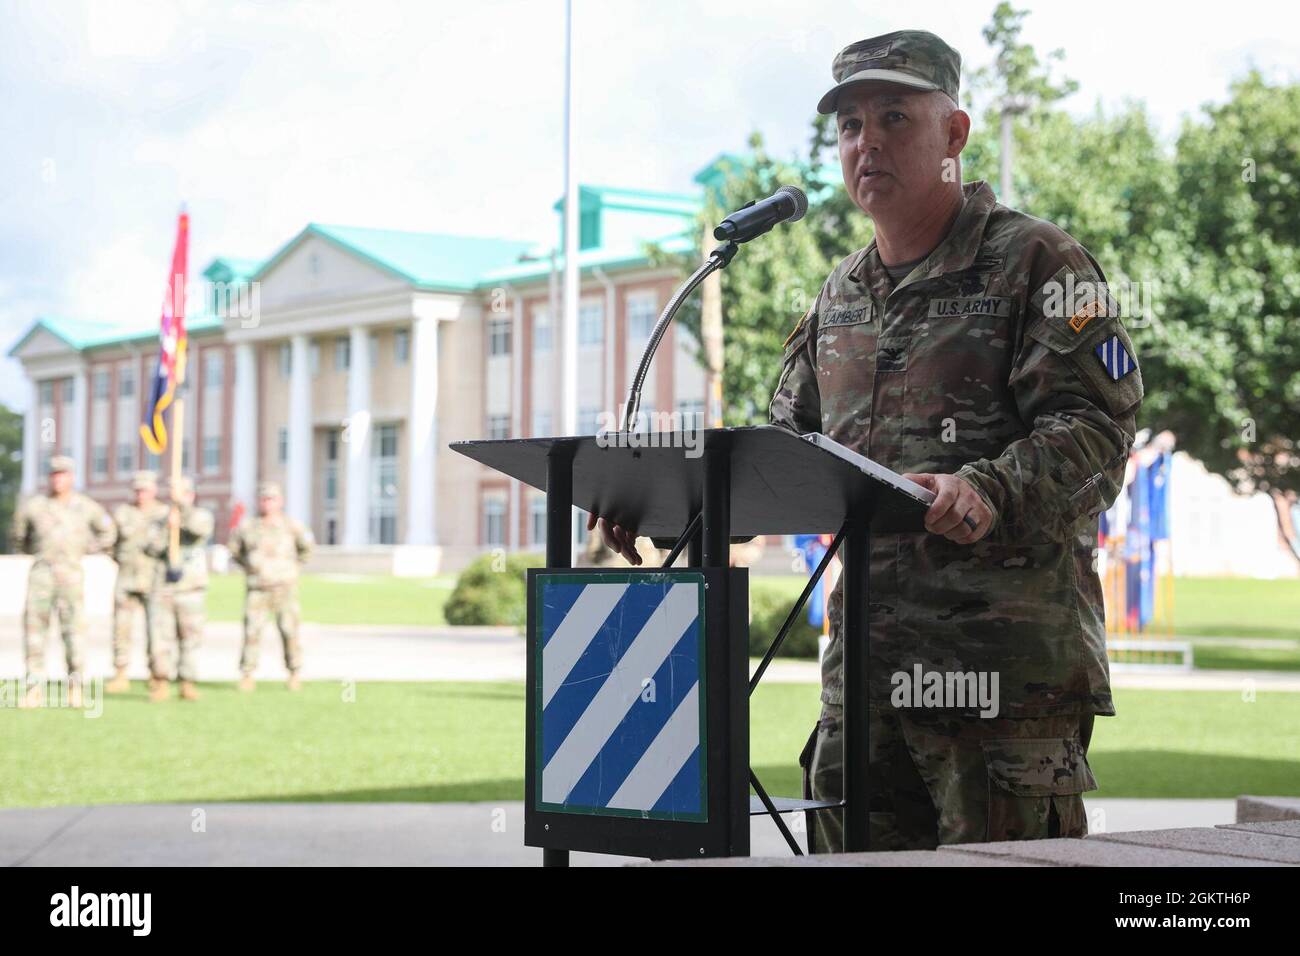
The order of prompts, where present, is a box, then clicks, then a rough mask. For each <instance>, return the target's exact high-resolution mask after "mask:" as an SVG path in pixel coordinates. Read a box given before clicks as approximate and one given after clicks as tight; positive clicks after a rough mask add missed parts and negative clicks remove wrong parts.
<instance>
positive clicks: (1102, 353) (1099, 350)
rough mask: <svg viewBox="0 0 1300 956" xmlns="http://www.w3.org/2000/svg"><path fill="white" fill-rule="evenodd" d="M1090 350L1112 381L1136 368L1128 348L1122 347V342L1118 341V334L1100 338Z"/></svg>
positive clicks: (1116, 380)
mask: <svg viewBox="0 0 1300 956" xmlns="http://www.w3.org/2000/svg"><path fill="white" fill-rule="evenodd" d="M1092 351H1093V354H1094V355H1096V356H1097V359H1098V360H1099V361H1100V362H1101V367H1102V368H1104V369H1105V370H1106V374H1107V375H1109V376H1110V380H1111V381H1112V382H1118V381H1119V380H1120V379H1121V378H1123V377H1124V376H1125V375H1127V374H1128V373H1129V372H1131V371H1133V370H1134V369H1135V368H1137V362H1135V361H1133V356H1131V355H1129V354H1128V349H1126V348H1124V343H1123V342H1121V341H1120V337H1119V336H1118V335H1110V336H1107V337H1106V338H1104V339H1102V340H1101V342H1099V343H1098V344H1097V347H1096V348H1094V349H1093V350H1092Z"/></svg>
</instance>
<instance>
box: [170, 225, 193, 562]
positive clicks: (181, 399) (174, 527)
mask: <svg viewBox="0 0 1300 956" xmlns="http://www.w3.org/2000/svg"><path fill="white" fill-rule="evenodd" d="M180 215H181V223H182V226H181V229H182V237H181V240H180V241H181V242H183V243H184V244H185V246H184V248H185V260H184V261H185V265H184V271H183V274H182V275H179V276H177V275H173V276H172V277H171V281H170V282H169V283H168V288H169V290H170V294H171V297H172V309H171V311H172V315H173V316H174V317H178V319H179V322H180V323H181V324H182V328H183V323H184V321H185V296H186V295H187V293H188V291H189V290H188V289H187V288H186V285H187V283H188V280H189V243H190V237H189V216H188V214H187V211H186V208H185V206H184V204H182V205H181V214H180ZM173 266H174V264H173ZM188 361H189V343H188V342H187V341H186V340H185V338H184V336H180V337H179V341H178V343H177V348H176V400H175V401H174V402H173V404H172V467H171V499H172V504H171V512H172V514H173V515H179V512H180V506H179V505H178V504H177V502H176V495H177V492H178V491H179V489H180V486H181V477H182V471H183V470H182V465H183V464H184V452H185V366H186V365H187V364H188ZM168 525H169V529H168V530H169V531H170V535H169V537H168V540H167V567H168V568H169V569H170V571H171V575H176V574H179V568H180V564H181V525H180V522H179V521H176V520H172V521H169V522H168ZM171 575H169V579H170V576H171Z"/></svg>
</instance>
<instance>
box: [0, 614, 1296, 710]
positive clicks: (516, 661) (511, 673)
mask: <svg viewBox="0 0 1300 956" xmlns="http://www.w3.org/2000/svg"><path fill="white" fill-rule="evenodd" d="M242 640H243V637H242V626H241V625H240V624H238V623H236V622H232V621H218V622H214V623H210V624H209V625H208V627H207V630H206V631H205V633H204V639H203V646H202V648H201V650H200V652H199V674H200V676H201V678H202V679H203V680H210V681H223V680H229V681H233V680H237V679H238V678H239V650H240V646H241V644H242ZM302 640H303V659H304V664H303V677H304V679H306V680H353V681H383V680H402V681H435V680H437V681H522V680H523V679H524V669H525V667H524V665H525V659H524V657H525V655H524V642H523V640H522V638H520V636H519V634H518V632H517V631H516V630H515V629H514V628H509V627H401V626H396V625H385V626H373V627H368V626H361V625H325V624H304V625H303V627H302ZM143 645H144V637H143V634H140V635H138V636H137V639H136V642H135V646H134V648H133V651H134V653H133V655H132V664H131V676H132V677H133V678H136V679H140V680H143V679H145V678H146V677H148V676H149V675H148V669H147V666H146V663H145V652H144V646H143ZM46 662H47V666H48V669H49V673H50V676H51V677H59V676H61V675H62V674H63V673H64V668H63V647H62V644H61V643H60V642H59V641H58V640H57V638H55V637H53V636H51V638H50V639H49V642H48V644H47V646H46ZM86 667H87V672H88V674H90V675H91V676H95V675H105V676H107V675H109V674H111V673H112V653H111V631H110V626H109V623H108V622H107V621H104V620H99V621H91V622H90V625H89V627H88V634H87V642H86ZM22 673H23V655H22V631H21V627H20V625H19V622H18V621H17V620H16V619H14V618H12V617H0V677H7V676H14V677H16V676H19V675H21V674H22ZM257 676H258V678H259V679H261V680H281V679H283V678H284V676H285V671H284V663H283V654H282V651H281V646H280V640H279V637H278V636H268V637H266V638H263V643H262V659H261V663H260V666H259V668H258V671H257ZM820 679H821V676H820V667H819V665H818V663H817V662H816V661H810V660H788V659H783V658H778V659H777V660H775V661H773V662H772V665H771V667H769V668H768V670H767V673H766V674H765V675H764V677H763V680H764V681H767V682H770V683H799V684H802V683H807V684H815V683H817V682H818V681H819V680H820ZM1111 684H1112V686H1114V687H1120V688H1123V687H1139V688H1150V689H1161V690H1227V691H1234V692H1238V693H1240V692H1243V691H1246V690H1251V691H1254V692H1257V693H1259V692H1268V691H1273V692H1297V691H1300V672H1296V671H1291V672H1287V671H1212V670H1195V671H1188V672H1181V673H1180V672H1150V673H1142V672H1134V671H1117V672H1115V673H1113V674H1112V675H1111Z"/></svg>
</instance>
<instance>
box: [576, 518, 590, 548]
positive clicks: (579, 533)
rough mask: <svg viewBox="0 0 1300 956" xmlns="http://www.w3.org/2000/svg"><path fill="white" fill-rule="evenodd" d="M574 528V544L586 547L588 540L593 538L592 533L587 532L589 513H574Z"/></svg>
mask: <svg viewBox="0 0 1300 956" xmlns="http://www.w3.org/2000/svg"><path fill="white" fill-rule="evenodd" d="M573 526H574V544H576V545H577V546H578V547H580V548H582V547H586V544H587V540H588V539H589V538H590V537H591V532H590V531H588V530H587V512H585V511H575V512H574V513H573Z"/></svg>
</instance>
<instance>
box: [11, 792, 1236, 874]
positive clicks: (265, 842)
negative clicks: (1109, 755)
mask: <svg viewBox="0 0 1300 956" xmlns="http://www.w3.org/2000/svg"><path fill="white" fill-rule="evenodd" d="M1087 806H1088V816H1089V820H1090V825H1091V826H1092V828H1093V830H1094V832H1101V831H1103V830H1104V832H1107V833H1120V832H1129V831H1135V830H1145V829H1150V828H1153V827H1163V828H1168V827H1198V826H1200V827H1205V826H1214V825H1217V824H1222V823H1231V822H1233V819H1234V808H1235V804H1234V801H1232V800H1118V799H1116V800H1089V801H1087ZM787 822H788V823H789V824H790V825H791V826H792V827H794V828H796V836H797V838H798V839H799V842H800V843H801V844H804V842H805V841H804V838H803V835H802V832H801V831H802V822H803V821H802V815H799V814H796V815H793V816H790V817H787ZM751 843H752V848H751V853H752V855H753V856H756V857H758V856H766V857H788V856H790V855H791V854H790V851H789V848H788V847H786V845H785V842H784V840H783V839H782V838H781V836H780V834H779V832H778V831H777V829H776V827H775V825H773V823H772V821H771V820H770V819H768V818H766V817H755V818H754V819H753V824H752V828H751ZM572 862H573V864H574V865H575V866H614V865H618V864H622V863H630V862H639V861H636V860H633V859H631V858H628V857H613V856H602V855H599V854H591V853H575V854H573V859H572ZM539 865H541V851H540V850H535V849H532V848H529V847H525V846H523V804H521V803H435V804H417V803H296V804H295V803H212V804H202V805H188V804H132V805H119V806H97V807H48V808H35V809H10V810H0V866H539Z"/></svg>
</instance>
